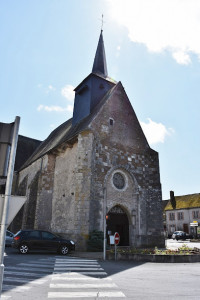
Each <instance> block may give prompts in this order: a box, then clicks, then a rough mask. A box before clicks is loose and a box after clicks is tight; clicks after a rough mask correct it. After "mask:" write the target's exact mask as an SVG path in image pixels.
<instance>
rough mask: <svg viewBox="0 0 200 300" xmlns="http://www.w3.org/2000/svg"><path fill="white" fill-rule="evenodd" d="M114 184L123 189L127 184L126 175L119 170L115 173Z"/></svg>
mask: <svg viewBox="0 0 200 300" xmlns="http://www.w3.org/2000/svg"><path fill="white" fill-rule="evenodd" d="M113 184H114V186H115V187H116V188H117V189H119V190H122V189H123V188H124V186H125V179H124V176H123V175H122V174H121V173H119V172H117V173H115V174H114V175H113Z"/></svg>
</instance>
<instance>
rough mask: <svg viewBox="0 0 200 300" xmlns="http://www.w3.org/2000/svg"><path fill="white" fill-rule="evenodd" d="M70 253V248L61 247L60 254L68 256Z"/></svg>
mask: <svg viewBox="0 0 200 300" xmlns="http://www.w3.org/2000/svg"><path fill="white" fill-rule="evenodd" d="M68 252H69V248H68V247H67V246H66V245H63V246H61V248H60V253H61V254H62V255H66V254H67V253H68Z"/></svg>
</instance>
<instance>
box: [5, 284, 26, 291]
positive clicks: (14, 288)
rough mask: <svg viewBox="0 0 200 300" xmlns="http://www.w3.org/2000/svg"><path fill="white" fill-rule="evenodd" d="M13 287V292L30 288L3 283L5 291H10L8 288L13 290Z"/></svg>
mask: <svg viewBox="0 0 200 300" xmlns="http://www.w3.org/2000/svg"><path fill="white" fill-rule="evenodd" d="M11 289H12V292H20V291H25V290H26V291H27V290H29V289H30V286H24V285H22V286H16V285H6V284H5V285H3V291H8V290H11Z"/></svg>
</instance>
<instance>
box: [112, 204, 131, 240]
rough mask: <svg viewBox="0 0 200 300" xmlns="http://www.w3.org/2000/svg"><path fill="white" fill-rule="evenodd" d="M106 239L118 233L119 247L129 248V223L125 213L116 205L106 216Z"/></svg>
mask: <svg viewBox="0 0 200 300" xmlns="http://www.w3.org/2000/svg"><path fill="white" fill-rule="evenodd" d="M107 216H108V218H107V238H109V235H114V233H115V232H118V233H119V235H120V243H119V246H129V221H128V217H127V214H126V213H125V211H124V210H123V209H122V208H121V207H120V206H119V205H116V206H114V207H113V208H111V210H110V211H109V212H108V214H107Z"/></svg>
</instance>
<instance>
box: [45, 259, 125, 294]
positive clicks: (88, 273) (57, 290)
mask: <svg viewBox="0 0 200 300" xmlns="http://www.w3.org/2000/svg"><path fill="white" fill-rule="evenodd" d="M107 276H108V274H107V273H106V272H105V271H104V269H103V268H101V266H100V265H99V263H98V261H97V260H92V259H79V258H68V257H67V258H60V257H57V258H56V261H55V267H54V272H53V274H52V279H51V283H50V286H49V288H50V291H49V292H48V298H49V299H60V298H62V299H63V298H64V299H74V298H78V299H81V298H90V299H92V298H93V299H97V298H98V299H99V298H107V299H108V298H109V299H111V298H117V299H119V298H125V295H124V293H122V292H121V291H120V290H119V289H118V287H117V285H116V284H115V283H114V282H112V279H111V278H109V277H107Z"/></svg>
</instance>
